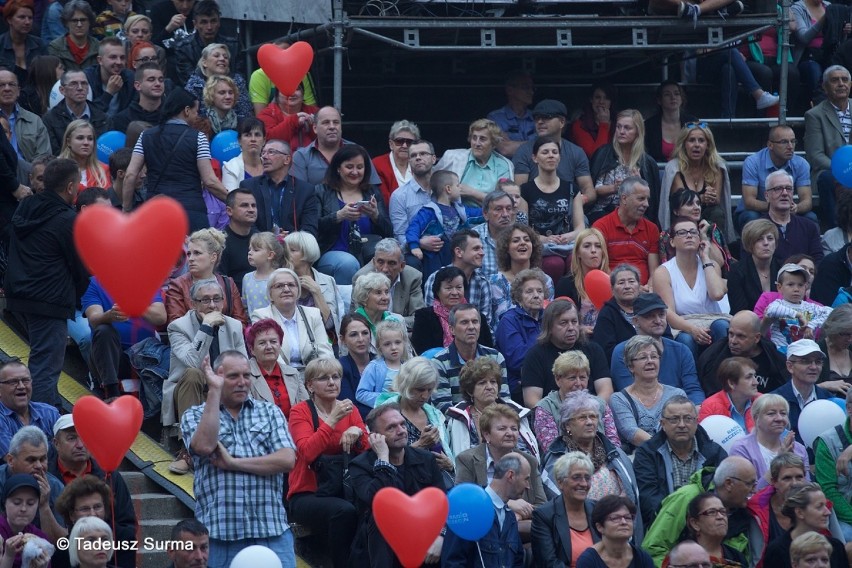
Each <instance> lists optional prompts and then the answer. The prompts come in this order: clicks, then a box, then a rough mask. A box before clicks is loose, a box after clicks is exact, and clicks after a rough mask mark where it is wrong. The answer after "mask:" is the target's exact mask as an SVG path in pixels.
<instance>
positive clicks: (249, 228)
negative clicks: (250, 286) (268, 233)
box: [208, 187, 271, 293]
mask: <svg viewBox="0 0 852 568" xmlns="http://www.w3.org/2000/svg"><path fill="white" fill-rule="evenodd" d="M208 211H209V212H211V213H212V208H211V209H209V210H208ZM223 213H224V215H222V214H221V213H220V214H217V216H218V217H219V218H220V219H221V220H219V221H218V222H217V223H215V224H214V223H211V224H213V225H219V227H217V228H220V229H221V230H222V231H223V232H224V233H225V250H223V251H222V260H221V262H220V263H219V266H218V267H217V270H216V271H217V272H218V273H219V274H222V275H223V276H228V277H230V278H233V279H234V282H235V283H236V285H237V289H239V290H240V293H242V291H243V279H244V278H245V275H246V274H248V273H249V272H251V269H252V268H253V266H252V263H251V262H249V254H250V253H251V239H252V237H253V236H254V235H255V234H256V233H257V229H256V228H255V226H254V224H255V221H256V220H257V201H256V200H255V198H254V194H253V193H252V192H251V190H249V189H246V188H244V187H240V188H237V189H235V190H234V191H231V192H229V193H228V197H227V198H226V199H225V210H224V212H223ZM270 260H271V259H270ZM261 263H262V261H261Z"/></svg>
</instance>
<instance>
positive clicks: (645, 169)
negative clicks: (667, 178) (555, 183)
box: [589, 144, 662, 227]
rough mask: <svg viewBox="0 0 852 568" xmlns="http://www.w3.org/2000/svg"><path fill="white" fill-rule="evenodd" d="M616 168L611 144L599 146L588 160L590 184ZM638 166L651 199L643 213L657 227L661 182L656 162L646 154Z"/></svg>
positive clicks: (615, 157) (616, 158)
mask: <svg viewBox="0 0 852 568" xmlns="http://www.w3.org/2000/svg"><path fill="white" fill-rule="evenodd" d="M616 166H618V156H617V155H616V154H615V148H613V147H612V144H606V145H604V146H601V147H600V148H598V149H597V150H596V151H595V153H594V154H592V158H591V160H589V169H590V170H591V172H592V182H593V183H594V182H596V181H597V180H598V178H600V176H602V175H604V174H605V173H607V172H609V171H611V170H614V169H615V167H616ZM638 166H639V175H640V177H641V178H642V179H643V180H645V182H646V183H647V184H648V188H649V189H650V190H651V199H650V202H649V204H648V209H647V210H646V211H645V218H646V219H648V220H649V221H651V222H653V223H655V224H656V225H657V226H658V227H659V225H660V221H659V219H657V217H658V215H659V212H660V184H661V183H662V180H661V179H660V168H659V167H658V166H657V162H656V161H655V160H654V158H652V157H651V156H649V155H648V154H647V153H646V154H643V155H642V158H641V159H640V160H639V164H638ZM609 212H610V211H605V212H604V215H606V214H607V213H609Z"/></svg>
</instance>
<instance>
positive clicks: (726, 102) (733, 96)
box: [684, 1, 779, 118]
mask: <svg viewBox="0 0 852 568" xmlns="http://www.w3.org/2000/svg"><path fill="white" fill-rule="evenodd" d="M734 4H735V5H736V6H737V7H738V8H739V10H738V11H740V12H741V11H742V2H739V1H735V2H734ZM684 5H685V6H689V5H690V4H684ZM694 6H695V7H698V4H695V5H694ZM697 63H698V65H697V69H696V72H697V78H698V80H699V81H706V80H708V79H711V78H712V80H714V81H716V82H717V83H718V84H719V86H720V95H721V101H720V105H719V106H720V109H721V116H722V118H733V117H734V116H736V110H737V96H738V95H739V91H740V85H742V87H744V89H745V90H746V91H747V92H748V93H749V94H750V95H751V98H752V99H753V100H754V103H755V107H756V108H757V110H765V109H768V108H770V107H773V106H775V105H777V104H778V101H779V98H778V95H773V94H772V93H768V92H766V91H764V90H763V89H761V88H760V84H758V82H757V81H756V80H755V78H754V75H753V74H752V72H751V69H749V68H748V65H746V62H745V58H744V57H743V56H742V54H741V53H739V52H738V51H737V50H736V48H733V47H730V48H724V49H719V50H714V51H711V52H710V53H708V54H702V55H701V57H699V58H698V61H697Z"/></svg>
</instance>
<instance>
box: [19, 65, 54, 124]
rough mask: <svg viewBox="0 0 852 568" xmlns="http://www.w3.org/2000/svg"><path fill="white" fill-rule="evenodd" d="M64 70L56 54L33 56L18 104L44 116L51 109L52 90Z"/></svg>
mask: <svg viewBox="0 0 852 568" xmlns="http://www.w3.org/2000/svg"><path fill="white" fill-rule="evenodd" d="M46 52H47V50H46V49H45V53H46ZM64 72H65V68H64V67H63V66H62V63H61V62H60V61H59V58H58V57H56V56H55V55H37V56H35V57H33V59H32V61H31V62H30V63H29V64H28V71H27V77H26V81H25V82H24V83H23V87H22V88H21V96H20V98H19V99H18V104H19V105H21V107H23V108H25V109H26V110H28V111H30V112H32V113H35V114H37V115H38V116H40V117H42V118H43V117H44V115H45V113H46V112H47V111H48V110H49V109H50V102H51V101H50V99H51V91H52V90H53V87H54V85H56V82H57V81H58V80H59V79H60V78H61V77H62V73H64Z"/></svg>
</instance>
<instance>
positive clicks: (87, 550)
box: [68, 517, 115, 568]
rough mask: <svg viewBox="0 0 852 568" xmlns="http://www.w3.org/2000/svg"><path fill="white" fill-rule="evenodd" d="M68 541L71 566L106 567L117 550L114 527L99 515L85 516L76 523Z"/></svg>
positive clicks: (85, 567)
mask: <svg viewBox="0 0 852 568" xmlns="http://www.w3.org/2000/svg"><path fill="white" fill-rule="evenodd" d="M68 541H69V542H70V543H72V544H71V545H70V547H69V548H68V557H69V560H70V562H71V566H79V567H80V568H106V567H107V565H108V564H109V561H110V560H112V557H113V555H114V554H115V550H114V549H113V547H112V546H110V544H112V543H113V542H114V541H113V534H112V529H111V528H110V526H109V525H108V524H106V523H105V522H104V521H102V520H101V519H99V518H97V517H85V518H83V519H80V520H79V521H78V522H76V523H75V524H74V528H72V529H71V534H70V535H68Z"/></svg>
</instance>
